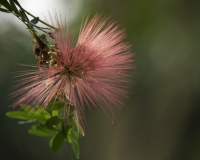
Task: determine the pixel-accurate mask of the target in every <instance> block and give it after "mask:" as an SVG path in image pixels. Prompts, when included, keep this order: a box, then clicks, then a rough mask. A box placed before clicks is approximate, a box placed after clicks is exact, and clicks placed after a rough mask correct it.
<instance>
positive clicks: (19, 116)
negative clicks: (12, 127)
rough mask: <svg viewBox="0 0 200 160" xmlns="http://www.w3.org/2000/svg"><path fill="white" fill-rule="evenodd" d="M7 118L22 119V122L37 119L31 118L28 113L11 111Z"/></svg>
mask: <svg viewBox="0 0 200 160" xmlns="http://www.w3.org/2000/svg"><path fill="white" fill-rule="evenodd" d="M6 116H8V117H9V118H14V119H21V120H32V119H35V118H34V117H31V116H29V115H28V114H27V113H25V112H22V111H10V112H7V113H6Z"/></svg>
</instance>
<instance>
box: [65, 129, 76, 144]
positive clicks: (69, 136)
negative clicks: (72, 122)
mask: <svg viewBox="0 0 200 160" xmlns="http://www.w3.org/2000/svg"><path fill="white" fill-rule="evenodd" d="M67 140H68V142H69V143H72V142H73V141H77V140H78V133H77V132H76V131H75V130H74V129H70V130H69V131H68V134H67Z"/></svg>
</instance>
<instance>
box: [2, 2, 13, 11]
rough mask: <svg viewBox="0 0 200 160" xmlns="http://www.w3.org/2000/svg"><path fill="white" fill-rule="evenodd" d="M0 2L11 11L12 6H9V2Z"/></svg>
mask: <svg viewBox="0 0 200 160" xmlns="http://www.w3.org/2000/svg"><path fill="white" fill-rule="evenodd" d="M0 3H1V5H2V6H4V7H5V8H7V9H8V10H9V11H12V7H11V6H10V4H9V3H8V1H7V0H0Z"/></svg>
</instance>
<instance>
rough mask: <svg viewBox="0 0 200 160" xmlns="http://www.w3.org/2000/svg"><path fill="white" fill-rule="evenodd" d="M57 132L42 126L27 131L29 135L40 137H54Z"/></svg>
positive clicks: (34, 126) (35, 126)
mask: <svg viewBox="0 0 200 160" xmlns="http://www.w3.org/2000/svg"><path fill="white" fill-rule="evenodd" d="M57 132H58V130H57V129H55V128H53V127H48V126H44V125H33V126H32V127H31V129H29V130H28V133H29V134H32V135H35V136H40V137H49V136H54V135H55V134H56V133H57Z"/></svg>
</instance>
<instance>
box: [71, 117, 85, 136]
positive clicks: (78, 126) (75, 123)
mask: <svg viewBox="0 0 200 160" xmlns="http://www.w3.org/2000/svg"><path fill="white" fill-rule="evenodd" d="M75 115H76V114H75ZM68 120H69V122H70V124H71V125H72V127H73V128H74V130H75V131H77V132H78V133H79V134H80V135H82V136H85V132H84V130H83V128H82V126H81V124H80V123H79V121H78V118H77V116H76V118H75V117H74V116H72V115H71V116H69V118H68Z"/></svg>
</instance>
